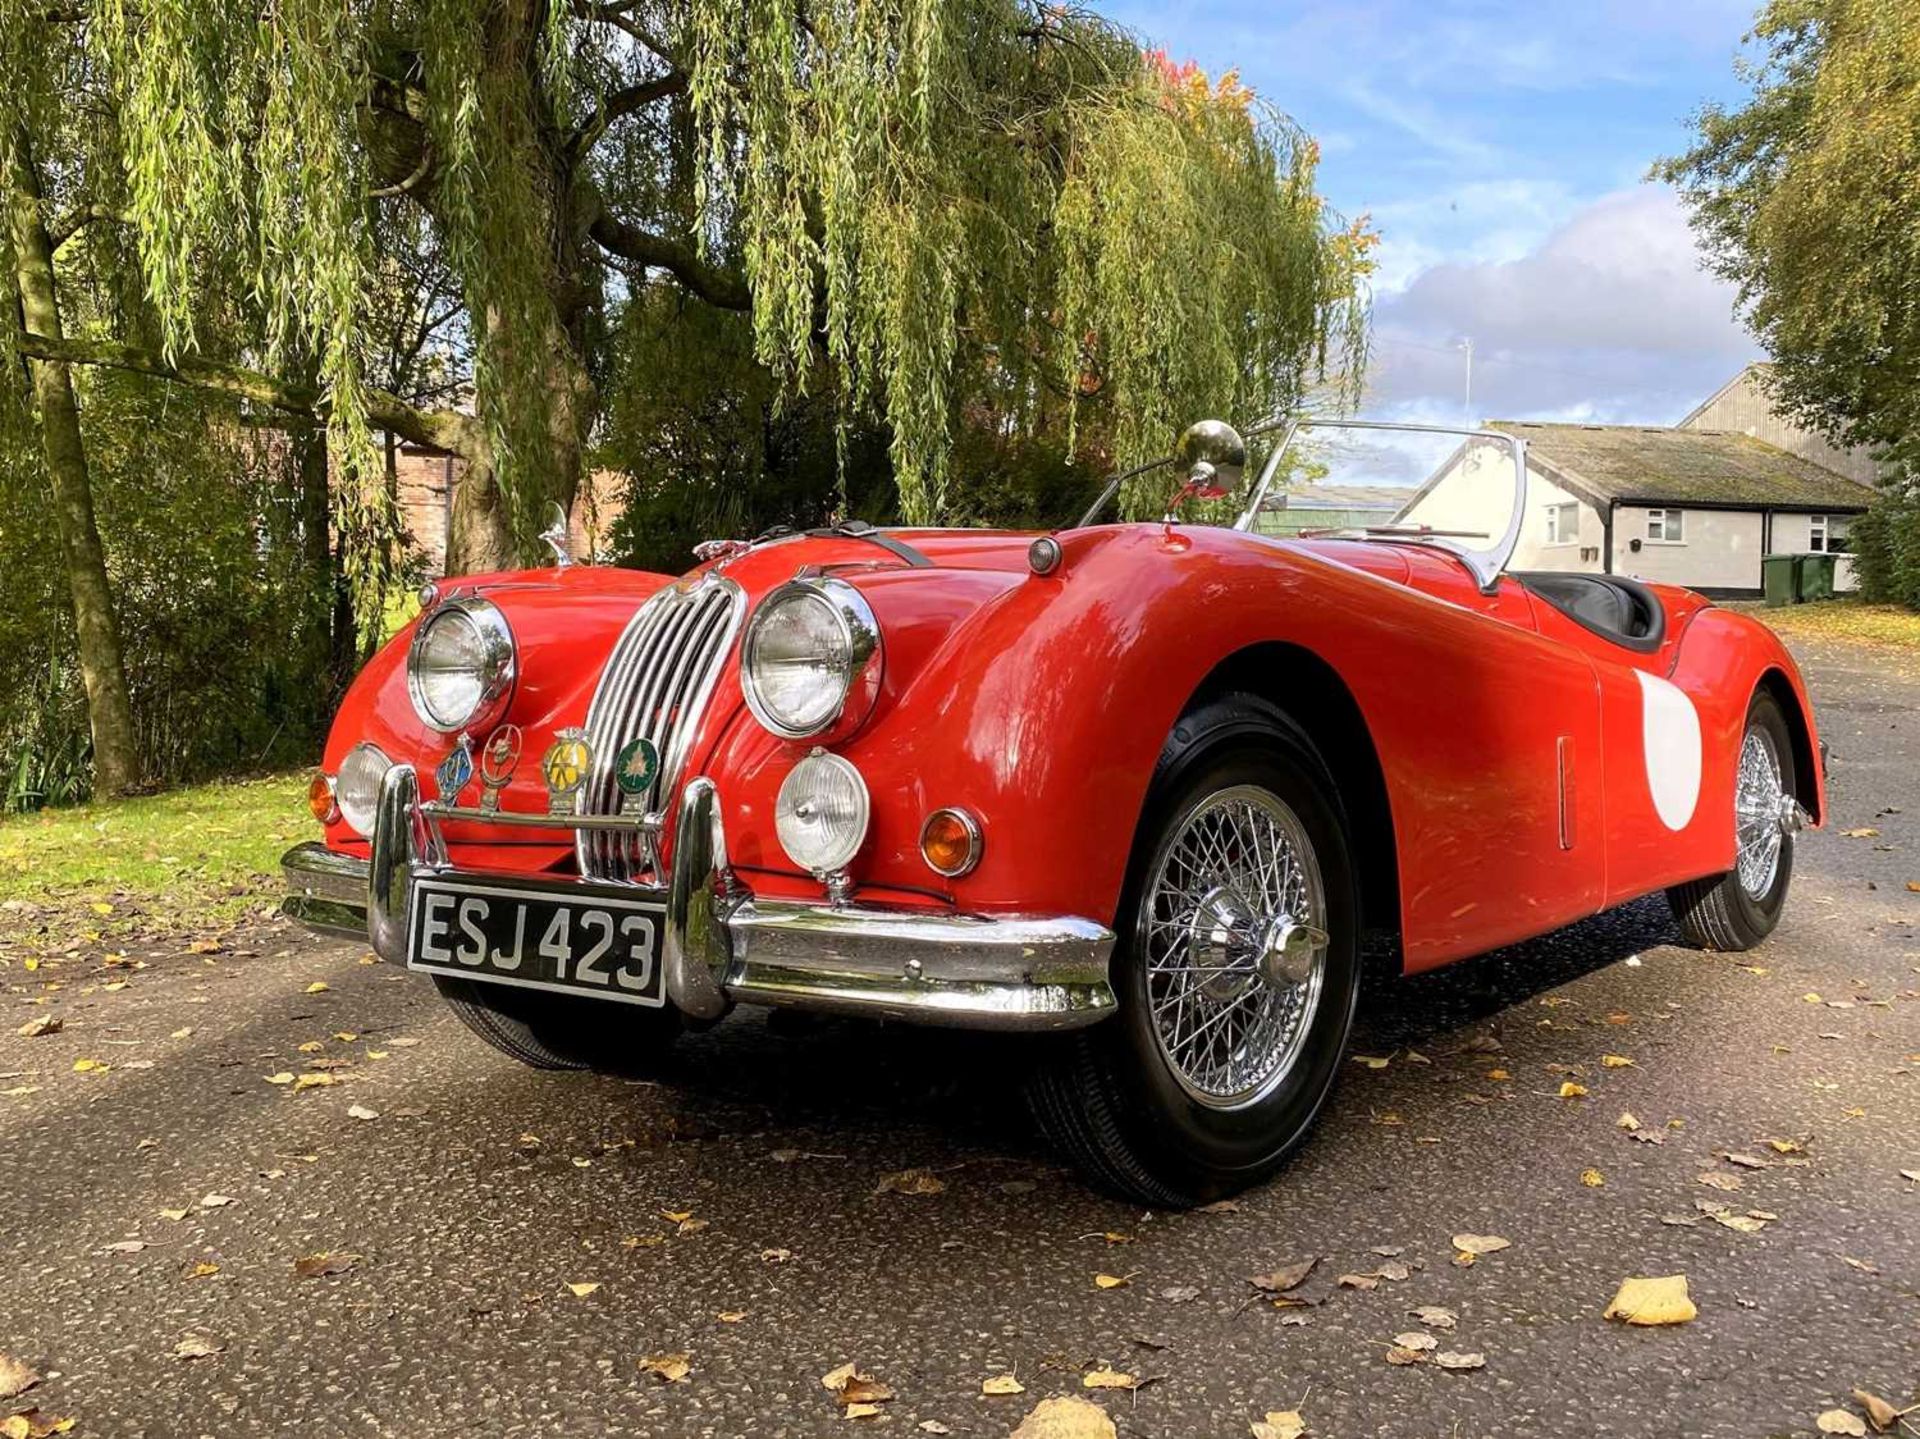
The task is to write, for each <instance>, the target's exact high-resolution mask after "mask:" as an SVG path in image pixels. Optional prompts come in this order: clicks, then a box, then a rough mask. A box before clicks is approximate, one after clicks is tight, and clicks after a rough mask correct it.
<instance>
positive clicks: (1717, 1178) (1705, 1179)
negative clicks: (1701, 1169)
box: [1699, 1169, 1743, 1192]
mask: <svg viewBox="0 0 1920 1439" xmlns="http://www.w3.org/2000/svg"><path fill="white" fill-rule="evenodd" d="M1699 1180H1700V1182H1701V1183H1702V1184H1708V1185H1712V1186H1713V1187H1714V1188H1715V1189H1722V1190H1726V1191H1729V1192H1731V1191H1733V1190H1735V1189H1738V1188H1740V1186H1741V1184H1742V1182H1743V1181H1742V1180H1741V1178H1740V1176H1739V1175H1737V1174H1728V1173H1726V1172H1725V1171H1723V1170H1719V1169H1713V1170H1709V1171H1708V1172H1707V1173H1705V1174H1702V1175H1700V1176H1699Z"/></svg>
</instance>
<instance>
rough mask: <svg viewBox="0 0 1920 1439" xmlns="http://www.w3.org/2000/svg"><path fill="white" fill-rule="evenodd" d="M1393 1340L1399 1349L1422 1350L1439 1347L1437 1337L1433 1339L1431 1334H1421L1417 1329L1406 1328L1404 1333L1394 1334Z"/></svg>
mask: <svg viewBox="0 0 1920 1439" xmlns="http://www.w3.org/2000/svg"><path fill="white" fill-rule="evenodd" d="M1393 1342H1394V1344H1395V1345H1396V1346H1397V1347H1398V1348H1401V1349H1420V1350H1424V1349H1438V1348H1439V1347H1440V1341H1439V1340H1438V1339H1435V1338H1434V1337H1433V1336H1432V1335H1431V1334H1423V1333H1421V1332H1420V1331H1419V1330H1408V1331H1407V1332H1406V1333H1405V1334H1396V1335H1394V1336H1393Z"/></svg>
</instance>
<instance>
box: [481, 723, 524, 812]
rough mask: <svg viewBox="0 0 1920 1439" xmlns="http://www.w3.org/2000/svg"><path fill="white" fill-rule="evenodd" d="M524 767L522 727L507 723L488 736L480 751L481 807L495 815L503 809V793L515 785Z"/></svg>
mask: <svg viewBox="0 0 1920 1439" xmlns="http://www.w3.org/2000/svg"><path fill="white" fill-rule="evenodd" d="M519 767H520V726H519V725H512V724H503V725H501V726H500V728H498V729H496V730H495V731H494V732H493V733H492V734H491V735H489V736H488V737H487V744H486V748H485V749H483V750H481V751H480V808H481V809H483V810H485V811H486V812H487V813H488V814H493V813H494V812H496V811H497V810H498V809H499V808H500V791H501V790H503V789H505V788H506V787H507V786H508V785H509V784H511V783H512V782H513V772H514V771H515V770H516V769H518V768H519Z"/></svg>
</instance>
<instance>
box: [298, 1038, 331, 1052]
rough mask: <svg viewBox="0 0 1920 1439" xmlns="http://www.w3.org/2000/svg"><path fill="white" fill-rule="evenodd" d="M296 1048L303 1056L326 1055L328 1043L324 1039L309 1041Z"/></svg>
mask: <svg viewBox="0 0 1920 1439" xmlns="http://www.w3.org/2000/svg"><path fill="white" fill-rule="evenodd" d="M294 1048H295V1049H297V1050H299V1051H300V1052H301V1053H302V1054H324V1053H325V1052H326V1048H327V1042H326V1041H325V1040H324V1039H309V1040H307V1041H306V1042H305V1043H304V1044H296V1045H295V1046H294Z"/></svg>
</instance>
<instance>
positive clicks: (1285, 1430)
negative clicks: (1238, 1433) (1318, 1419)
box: [1250, 1409, 1307, 1439]
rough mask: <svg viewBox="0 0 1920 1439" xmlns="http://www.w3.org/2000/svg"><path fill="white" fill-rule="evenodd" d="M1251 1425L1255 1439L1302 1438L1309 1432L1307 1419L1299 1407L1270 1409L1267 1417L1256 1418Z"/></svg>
mask: <svg viewBox="0 0 1920 1439" xmlns="http://www.w3.org/2000/svg"><path fill="white" fill-rule="evenodd" d="M1250 1427H1251V1428H1252V1430H1253V1439H1300V1436H1301V1435H1302V1434H1305V1433H1306V1432H1307V1421H1306V1420H1304V1419H1302V1418H1301V1417H1300V1411H1299V1410H1297V1409H1270V1410H1268V1411H1267V1417H1266V1418H1264V1419H1256V1420H1254V1421H1253V1424H1252V1425H1251V1426H1250Z"/></svg>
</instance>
